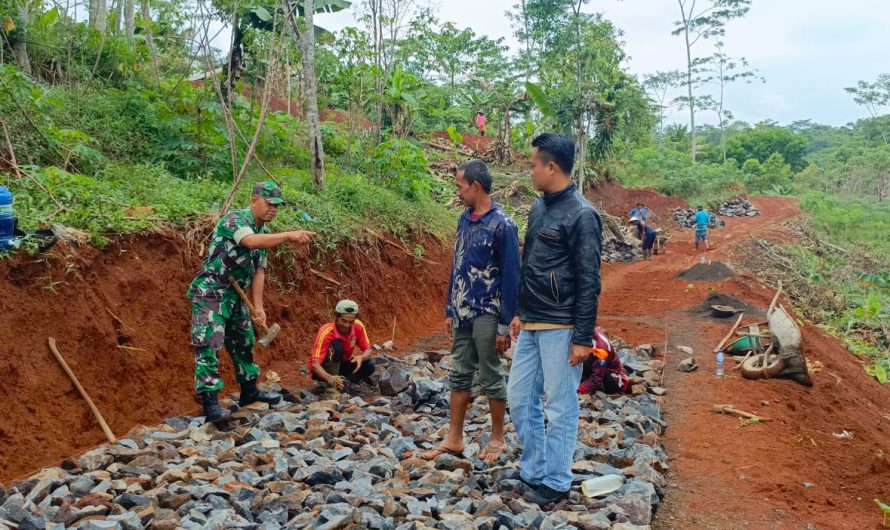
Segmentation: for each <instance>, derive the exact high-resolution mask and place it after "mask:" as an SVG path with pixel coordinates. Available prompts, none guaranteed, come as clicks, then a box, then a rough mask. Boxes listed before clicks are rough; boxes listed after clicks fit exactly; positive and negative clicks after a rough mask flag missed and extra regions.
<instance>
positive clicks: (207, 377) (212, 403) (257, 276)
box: [188, 182, 314, 421]
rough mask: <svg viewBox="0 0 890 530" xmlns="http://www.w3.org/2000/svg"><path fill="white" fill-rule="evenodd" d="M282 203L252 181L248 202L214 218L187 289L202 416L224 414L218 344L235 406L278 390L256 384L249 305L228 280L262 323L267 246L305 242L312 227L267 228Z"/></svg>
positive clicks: (268, 186) (277, 192)
mask: <svg viewBox="0 0 890 530" xmlns="http://www.w3.org/2000/svg"><path fill="white" fill-rule="evenodd" d="M281 204H284V198H283V197H282V196H281V189H280V188H279V187H278V186H276V185H275V184H274V183H272V182H261V183H259V184H257V185H255V186H254V188H253V196H252V197H251V199H250V207H249V208H246V209H243V210H232V211H230V212H228V213H227V214H225V215H224V216H223V217H222V219H220V221H219V224H217V226H216V230H215V231H214V234H213V241H212V242H211V244H210V250H209V252H208V253H207V258H206V259H205V260H204V265H203V267H202V268H201V271H200V272H198V275H197V276H196V277H195V279H194V281H192V284H191V286H190V287H189V290H188V297H189V300H191V302H192V345H193V346H194V347H195V390H196V391H197V393H198V394H199V395H200V396H201V402H202V404H203V407H204V415H205V416H206V417H207V420H208V421H220V420H225V419H227V418H228V416H229V413H228V411H226V410H225V409H223V408H222V407H220V406H219V401H218V400H217V397H216V393H217V392H218V391H219V390H221V389H222V387H223V381H222V378H221V377H220V374H219V350H220V349H221V348H222V347H223V345H225V347H226V350H227V351H228V352H229V356H230V357H231V358H232V363H233V364H234V365H235V373H236V378H237V380H238V383H239V384H240V385H241V395H240V398H239V400H238V405H239V406H244V405H248V404H250V403H254V402H256V401H264V402H267V403H277V402H278V401H279V400H280V399H281V396H280V395H278V394H275V393H270V392H261V391H259V390H258V389H257V382H256V380H257V377H259V375H260V368H259V366H257V364H256V363H255V362H253V345H254V342H255V335H254V325H253V322H251V315H250V310H249V309H248V308H247V305H246V304H244V302H243V301H242V300H241V298H240V297H239V296H238V293H237V291H235V289H234V288H233V287H232V285H231V283H230V282H231V279H234V280H235V281H237V282H238V283H239V284H240V285H241V288H242V289H243V290H244V292H245V293H247V294H248V296H250V297H251V298H252V302H253V305H254V307H255V308H256V311H257V313H258V314H257V324H265V320H266V314H265V311H264V309H263V286H264V284H265V278H266V260H267V254H268V251H269V249H271V248H275V247H277V246H278V245H280V244H282V243H285V242H288V241H292V242H295V243H308V242H309V240H310V238H311V237H312V235H314V234H313V233H312V232H307V231H303V230H298V231H292V232H281V233H278V234H273V233H271V231H270V230H269V227H268V226H267V224H266V223H268V222H270V221H272V219H274V218H275V215H276V214H277V213H278V207H279V206H280V205H281Z"/></svg>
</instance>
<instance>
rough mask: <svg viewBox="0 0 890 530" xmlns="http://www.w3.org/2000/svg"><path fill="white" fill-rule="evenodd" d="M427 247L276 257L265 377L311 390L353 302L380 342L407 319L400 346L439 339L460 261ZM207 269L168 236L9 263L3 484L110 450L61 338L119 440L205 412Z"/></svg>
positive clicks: (371, 244) (0, 320) (1, 318)
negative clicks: (51, 343)
mask: <svg viewBox="0 0 890 530" xmlns="http://www.w3.org/2000/svg"><path fill="white" fill-rule="evenodd" d="M418 242H419V243H421V244H423V246H424V248H425V251H426V255H425V257H426V259H427V261H419V260H417V259H415V258H414V257H412V256H409V255H408V254H407V253H405V252H402V251H400V250H398V249H396V248H394V247H393V246H391V245H387V244H385V243H383V242H381V241H378V240H371V241H368V242H365V243H363V244H361V245H360V246H359V245H356V246H350V247H346V248H343V247H341V248H340V249H339V250H338V252H337V253H336V255H331V256H329V258H328V260H327V261H326V263H328V264H329V265H321V264H318V263H314V262H311V259H310V258H311V256H309V255H308V254H307V255H306V256H304V257H301V258H299V259H297V260H296V261H294V262H293V263H287V264H285V263H283V262H282V261H281V260H278V259H273V260H272V262H271V266H270V277H269V285H268V287H267V296H266V312H267V314H268V317H269V320H270V321H272V322H279V323H280V324H281V326H282V331H281V333H280V334H279V335H278V337H277V338H276V339H275V341H274V342H273V343H272V345H271V346H270V347H269V348H266V349H264V348H260V347H257V349H256V357H257V360H258V362H259V363H260V366H261V368H262V369H263V371H267V370H275V371H277V372H278V373H279V374H280V375H281V376H282V377H283V383H284V384H285V385H289V386H296V385H304V384H306V383H307V380H306V378H305V376H304V375H301V374H300V373H299V370H300V368H301V367H303V366H305V361H306V357H307V355H308V351H309V348H310V346H311V341H312V338H313V337H314V333H315V331H316V329H317V327H318V326H319V325H320V324H321V323H323V322H324V321H326V320H327V319H329V318H331V308H332V307H333V306H334V304H335V303H336V301H337V300H338V299H339V298H340V297H350V298H353V299H355V300H357V301H358V302H359V304H360V305H361V307H362V319H363V320H364V321H365V323H366V324H367V326H368V329H369V332H370V334H371V340H372V341H378V342H383V341H386V340H389V339H390V337H391V335H392V333H393V323H394V320H395V336H396V345H397V346H398V345H399V344H402V345H405V344H407V343H408V342H409V341H411V340H413V339H416V338H418V337H422V336H425V335H429V333H430V332H431V331H433V330H438V329H439V326H440V324H441V321H442V320H441V314H442V313H441V311H442V303H443V300H444V292H445V288H446V287H447V275H448V266H449V263H450V261H449V254H450V251H449V249H447V248H445V246H443V244H442V243H441V242H439V241H438V240H436V239H433V238H431V237H428V238H425V239H422V240H421V241H418ZM312 253H313V254H314V251H313V252H312ZM199 267H200V257H199V256H197V255H195V254H194V253H193V252H190V250H189V247H188V245H186V244H185V243H184V242H183V241H182V240H180V239H178V238H176V237H173V236H161V235H144V236H133V237H124V238H120V239H119V240H117V241H116V242H114V243H113V244H112V245H110V246H109V247H108V248H107V249H105V250H102V251H100V250H97V249H92V248H90V249H78V250H77V251H72V250H70V249H64V248H61V247H57V248H56V249H55V250H54V251H53V252H52V253H51V254H49V255H46V256H42V257H29V256H26V255H16V256H14V257H13V258H11V259H8V260H4V261H0V337H2V340H0V344H2V346H0V382H2V384H0V411H2V414H0V482H4V483H8V482H9V481H10V480H11V479H13V478H15V477H17V476H20V475H22V474H24V473H27V472H29V471H33V470H35V469H38V468H39V467H42V466H45V465H50V464H55V463H57V462H58V461H59V460H61V459H62V458H64V457H66V456H69V455H72V454H75V453H77V452H79V451H80V450H83V449H86V448H89V447H91V446H93V445H95V444H98V443H101V442H102V441H104V438H103V436H102V432H101V430H100V428H99V426H98V424H97V423H96V421H95V420H94V419H93V417H92V415H91V414H90V411H89V409H88V408H87V406H86V403H85V402H84V401H83V400H82V399H81V397H80V396H79V395H78V393H77V391H76V390H75V389H74V386H73V385H72V384H71V382H70V381H69V380H68V378H67V377H66V376H65V374H64V372H63V371H62V369H61V368H60V367H59V365H58V364H57V363H56V361H55V359H54V358H53V357H52V355H51V354H50V352H49V350H48V349H47V337H55V339H56V340H57V342H58V345H59V349H60V350H61V352H62V354H63V356H64V357H65V358H66V360H67V362H68V364H69V365H70V366H71V368H72V369H73V370H74V372H75V373H76V374H77V376H78V378H79V379H80V382H81V383H82V385H83V386H84V387H85V388H86V390H87V392H89V393H90V395H91V397H92V399H93V401H95V403H96V405H97V406H98V408H99V409H100V410H101V411H102V413H103V415H104V416H105V419H106V420H107V421H108V423H109V425H110V427H111V429H112V431H113V432H114V433H115V434H117V435H118V436H121V435H123V434H125V433H126V432H127V431H128V430H130V429H131V428H132V427H133V426H135V425H137V424H152V423H156V422H158V421H161V420H163V418H165V417H168V416H173V415H178V414H183V413H186V412H189V411H192V412H196V411H197V410H198V408H199V407H198V405H197V404H196V403H195V401H194V398H193V390H192V385H193V375H192V374H193V369H194V368H193V367H194V357H193V353H192V349H191V347H190V344H189V325H190V322H191V314H190V307H189V303H188V300H187V299H186V298H185V292H186V289H187V287H188V284H189V282H190V281H191V280H192V278H193V276H194V274H195V272H196V271H197V270H198V268H199ZM314 271H318V272H320V273H322V275H324V276H325V277H327V278H324V277H322V276H321V275H318V274H316V273H315V272H314ZM331 280H334V281H336V282H338V283H339V285H338V284H337V283H334V281H331ZM223 357H225V354H223ZM221 365H222V367H223V375H224V377H225V380H226V387H227V389H228V390H233V391H237V385H235V384H234V376H233V373H232V370H231V363H230V362H229V361H228V359H222V362H221Z"/></svg>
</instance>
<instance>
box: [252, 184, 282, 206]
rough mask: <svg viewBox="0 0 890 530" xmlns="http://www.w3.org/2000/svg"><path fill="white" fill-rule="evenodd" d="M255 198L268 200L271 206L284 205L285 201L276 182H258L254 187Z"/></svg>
mask: <svg viewBox="0 0 890 530" xmlns="http://www.w3.org/2000/svg"><path fill="white" fill-rule="evenodd" d="M253 196H254V197H262V198H264V199H266V202H268V203H269V204H275V205H278V204H284V203H285V200H284V197H283V196H282V194H281V188H279V187H278V186H277V185H276V184H275V183H274V182H257V183H256V184H255V185H254V186H253Z"/></svg>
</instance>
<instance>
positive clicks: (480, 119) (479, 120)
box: [476, 110, 488, 136]
mask: <svg viewBox="0 0 890 530" xmlns="http://www.w3.org/2000/svg"><path fill="white" fill-rule="evenodd" d="M486 123H488V119H487V118H486V117H485V112H483V111H481V110H480V111H479V112H477V113H476V127H477V128H478V129H479V134H480V135H482V136H485V124H486Z"/></svg>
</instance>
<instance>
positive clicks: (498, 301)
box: [445, 203, 521, 336]
mask: <svg viewBox="0 0 890 530" xmlns="http://www.w3.org/2000/svg"><path fill="white" fill-rule="evenodd" d="M471 214H472V210H470V209H467V210H466V211H464V213H463V215H461V216H460V221H459V222H458V225H457V240H456V241H455V243H454V258H453V260H452V262H451V281H450V282H449V283H448V300H447V301H446V304H445V316H446V317H449V318H452V319H453V320H454V324H455V325H456V326H458V327H468V326H472V325H473V320H475V319H476V318H477V317H479V316H481V315H483V314H486V313H489V314H492V315H495V316H496V317H498V334H499V335H502V336H504V335H507V333H508V329H509V325H510V321H511V320H513V315H514V313H515V312H516V306H517V301H518V299H519V269H520V267H521V261H520V257H519V230H518V229H517V228H516V223H514V222H513V219H511V218H510V216H509V215H507V214H506V213H504V211H503V210H501V208H500V207H499V206H498V205H497V204H495V203H492V206H491V209H490V210H489V211H488V212H486V213H485V214H483V215H482V216H481V217H479V218H477V219H472V217H471Z"/></svg>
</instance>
